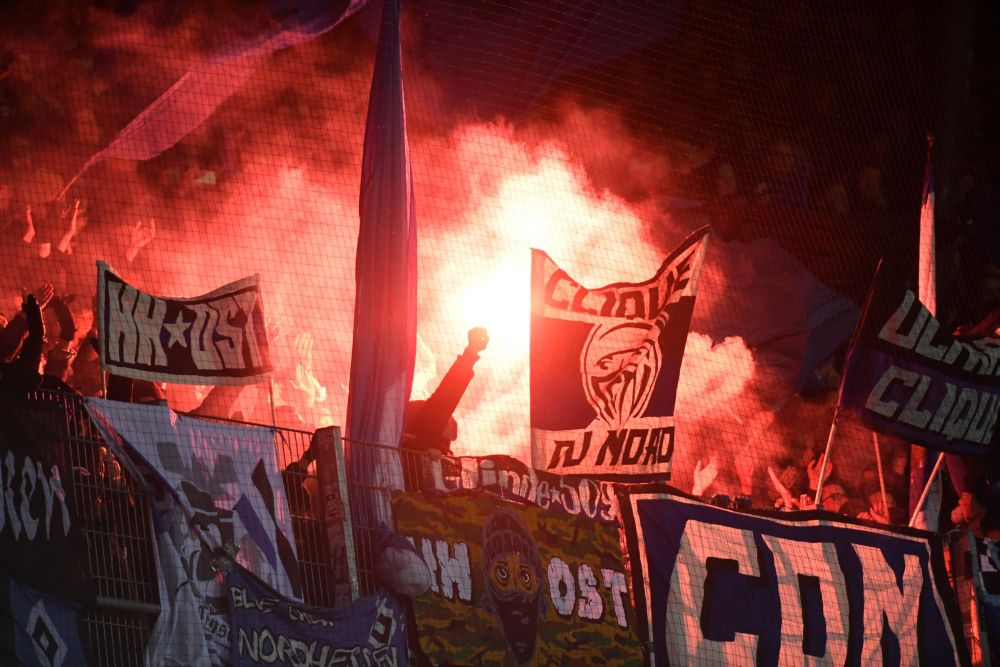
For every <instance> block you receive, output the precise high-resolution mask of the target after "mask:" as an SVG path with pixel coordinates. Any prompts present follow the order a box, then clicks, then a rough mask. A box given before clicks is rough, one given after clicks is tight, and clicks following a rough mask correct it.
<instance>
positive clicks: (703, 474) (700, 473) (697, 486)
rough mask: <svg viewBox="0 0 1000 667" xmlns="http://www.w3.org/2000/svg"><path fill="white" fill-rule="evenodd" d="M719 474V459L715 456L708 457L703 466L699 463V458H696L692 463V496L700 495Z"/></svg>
mask: <svg viewBox="0 0 1000 667" xmlns="http://www.w3.org/2000/svg"><path fill="white" fill-rule="evenodd" d="M718 474H719V459H718V458H716V457H715V456H713V457H711V458H710V459H708V463H706V464H705V465H704V466H703V465H702V464H701V459H698V460H697V461H696V462H695V464H694V485H693V486H692V487H691V495H692V496H700V495H703V494H704V493H705V490H706V489H707V488H708V487H710V486H711V485H712V482H714V481H715V478H716V477H717V476H718Z"/></svg>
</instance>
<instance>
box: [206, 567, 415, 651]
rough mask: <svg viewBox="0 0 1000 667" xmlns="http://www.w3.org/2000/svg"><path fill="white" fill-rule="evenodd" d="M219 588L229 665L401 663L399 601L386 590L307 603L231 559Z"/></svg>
mask: <svg viewBox="0 0 1000 667" xmlns="http://www.w3.org/2000/svg"><path fill="white" fill-rule="evenodd" d="M225 588H226V597H227V598H228V603H229V617H230V624H231V628H232V632H231V636H230V641H231V643H232V649H233V650H232V664H233V666H234V667H254V666H255V665H274V664H280V665H293V664H294V665H386V666H396V665H405V664H407V661H408V656H407V648H406V625H405V618H404V614H405V611H404V606H403V601H402V600H401V599H400V598H398V597H397V596H395V595H393V593H392V592H391V591H389V590H385V589H380V590H377V591H376V592H375V594H373V595H370V596H368V597H363V598H360V599H358V600H355V601H354V602H352V603H350V604H349V605H346V606H343V607H338V608H336V609H324V608H321V607H312V606H309V605H304V604H302V603H301V602H297V601H296V600H291V599H289V598H286V597H284V596H283V595H281V594H280V593H278V592H277V591H275V590H274V589H273V588H271V587H270V586H267V585H266V584H265V583H264V582H262V581H261V580H260V579H258V578H257V577H255V576H253V574H251V573H250V572H247V571H246V570H244V569H243V568H241V567H240V566H239V565H235V564H234V565H233V566H232V569H231V570H230V571H229V574H228V575H227V576H226V586H225Z"/></svg>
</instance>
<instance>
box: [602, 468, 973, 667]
mask: <svg viewBox="0 0 1000 667" xmlns="http://www.w3.org/2000/svg"><path fill="white" fill-rule="evenodd" d="M618 500H619V509H620V512H621V518H622V526H623V533H624V539H625V542H626V544H627V546H628V551H629V559H630V562H631V563H632V593H633V595H634V600H635V606H636V612H637V614H638V617H639V619H638V627H639V633H640V638H641V639H643V640H645V641H646V642H647V646H648V647H649V648H650V650H651V653H650V659H649V663H650V664H652V665H654V666H655V667H667V666H668V665H670V666H673V667H677V666H678V665H693V664H713V665H753V664H757V665H784V664H789V665H790V664H802V665H806V664H820V663H822V664H831V665H917V664H920V665H955V666H958V665H967V664H968V662H969V658H968V652H967V650H966V646H965V644H964V642H963V641H962V634H961V626H960V624H959V620H958V610H957V608H956V606H955V604H954V597H953V592H952V590H951V588H950V586H949V581H948V578H947V572H946V570H945V566H944V557H943V553H942V550H941V542H940V541H939V540H936V539H934V536H933V535H932V534H930V533H925V532H921V531H915V530H907V529H898V528H897V529H889V528H888V527H885V528H882V527H874V526H872V525H863V524H860V523H859V522H857V521H855V520H853V519H848V518H846V517H838V516H835V515H832V514H829V513H825V512H796V513H787V514H786V513H780V514H779V513H760V512H755V513H753V514H748V513H746V512H734V511H732V510H727V509H723V508H719V507H714V506H711V505H707V504H704V503H701V502H699V501H697V500H695V499H693V498H691V497H689V496H686V495H682V494H679V493H677V492H676V491H674V490H672V489H671V488H670V487H666V486H663V485H644V486H640V485H631V486H622V487H619V492H618Z"/></svg>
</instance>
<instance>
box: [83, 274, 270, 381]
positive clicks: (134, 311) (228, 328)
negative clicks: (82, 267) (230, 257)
mask: <svg viewBox="0 0 1000 667" xmlns="http://www.w3.org/2000/svg"><path fill="white" fill-rule="evenodd" d="M97 316H98V331H99V333H100V345H99V348H100V349H99V353H100V357H101V365H102V366H103V367H104V368H105V369H107V370H109V371H111V372H112V373H115V374H117V375H121V376H124V377H130V378H137V379H141V380H150V381H152V382H177V383H182V384H225V385H240V384H250V383H253V382H259V381H261V380H264V379H266V378H268V377H270V375H271V362H270V359H269V357H268V349H267V332H266V331H265V328H264V313H263V308H262V305H261V296H260V285H259V281H258V278H257V276H250V277H248V278H243V279H241V280H237V281H236V282H233V283H229V284H228V285H224V286H223V287H220V288H218V289H216V290H213V291H211V292H209V293H208V294H203V295H202V296H198V297H194V298H186V299H177V298H169V297H157V296H152V295H150V294H147V293H145V292H142V291H141V290H138V289H136V288H135V287H133V286H131V285H129V284H128V283H126V282H125V281H124V280H122V279H121V278H120V277H118V276H117V275H115V274H114V273H113V272H112V271H111V269H110V268H109V267H108V265H107V264H105V263H104V262H98V263H97Z"/></svg>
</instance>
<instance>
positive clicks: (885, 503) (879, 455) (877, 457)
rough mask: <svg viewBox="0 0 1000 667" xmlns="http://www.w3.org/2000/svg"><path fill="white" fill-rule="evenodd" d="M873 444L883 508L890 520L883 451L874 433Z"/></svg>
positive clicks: (876, 434)
mask: <svg viewBox="0 0 1000 667" xmlns="http://www.w3.org/2000/svg"><path fill="white" fill-rule="evenodd" d="M872 443H873V444H874V445H875V464H876V465H877V466H878V486H879V488H880V489H881V490H882V507H884V508H885V516H886V518H887V519H888V518H889V500H888V499H887V498H886V497H885V475H883V474H882V450H881V448H880V447H879V444H878V433H876V432H875V431H872Z"/></svg>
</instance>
